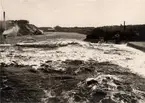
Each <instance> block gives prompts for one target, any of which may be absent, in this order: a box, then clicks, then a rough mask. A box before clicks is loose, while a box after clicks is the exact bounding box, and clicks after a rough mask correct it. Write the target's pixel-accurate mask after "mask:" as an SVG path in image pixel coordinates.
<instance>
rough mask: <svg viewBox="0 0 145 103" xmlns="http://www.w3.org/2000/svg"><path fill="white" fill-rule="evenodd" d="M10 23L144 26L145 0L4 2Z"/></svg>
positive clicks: (27, 0) (3, 8)
mask: <svg viewBox="0 0 145 103" xmlns="http://www.w3.org/2000/svg"><path fill="white" fill-rule="evenodd" d="M0 3H1V5H0V12H1V16H0V17H1V19H2V11H3V10H4V11H5V12H6V19H7V20H19V19H26V20H29V21H30V23H32V24H35V25H36V26H57V25H59V26H81V27H86V26H87V27H88V26H95V27H97V26H104V25H120V24H121V23H123V21H126V24H144V23H145V0H1V2H0Z"/></svg>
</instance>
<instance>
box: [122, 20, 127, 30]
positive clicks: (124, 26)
mask: <svg viewBox="0 0 145 103" xmlns="http://www.w3.org/2000/svg"><path fill="white" fill-rule="evenodd" d="M123 29H124V31H125V29H126V25H125V21H124V24H123Z"/></svg>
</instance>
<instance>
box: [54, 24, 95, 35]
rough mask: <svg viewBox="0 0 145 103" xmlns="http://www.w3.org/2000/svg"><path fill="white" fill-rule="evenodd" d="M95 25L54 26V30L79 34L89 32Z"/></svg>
mask: <svg viewBox="0 0 145 103" xmlns="http://www.w3.org/2000/svg"><path fill="white" fill-rule="evenodd" d="M94 28H95V27H60V26H56V27H54V29H55V31H56V32H75V33H81V34H86V35H88V34H90V33H91V31H92V30H93V29H94Z"/></svg>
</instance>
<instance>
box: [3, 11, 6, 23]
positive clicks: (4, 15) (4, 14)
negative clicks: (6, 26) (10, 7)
mask: <svg viewBox="0 0 145 103" xmlns="http://www.w3.org/2000/svg"><path fill="white" fill-rule="evenodd" d="M3 19H4V21H6V13H5V11H4V12H3Z"/></svg>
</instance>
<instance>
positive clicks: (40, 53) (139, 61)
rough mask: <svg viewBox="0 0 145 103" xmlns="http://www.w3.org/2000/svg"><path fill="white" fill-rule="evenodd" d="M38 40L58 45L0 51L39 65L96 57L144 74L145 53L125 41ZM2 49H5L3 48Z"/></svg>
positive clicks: (6, 57) (7, 58)
mask: <svg viewBox="0 0 145 103" xmlns="http://www.w3.org/2000/svg"><path fill="white" fill-rule="evenodd" d="M34 44H35V43H34ZM36 44H40V45H43V44H48V45H55V46H57V45H58V48H53V49H49V48H48V49H47V48H45V49H44V48H22V51H19V50H17V49H15V50H14V48H13V49H5V50H4V51H3V52H0V53H1V55H0V62H5V63H7V64H10V63H11V62H13V61H15V62H17V63H18V64H23V65H30V66H32V67H34V68H35V69H37V68H39V66H40V65H41V63H45V61H48V60H52V61H57V60H60V61H65V60H66V59H70V60H84V61H87V60H96V61H98V62H110V63H113V64H117V65H119V66H121V67H125V68H129V69H131V70H132V71H133V72H137V73H139V74H142V75H144V76H145V53H144V52H141V51H139V50H136V49H133V48H131V47H127V46H126V45H125V44H122V45H116V44H97V43H88V42H84V41H80V40H74V39H73V40H70V39H69V40H67V39H65V40H64V39H57V40H51V41H42V42H37V43H36ZM0 49H1V51H2V48H0Z"/></svg>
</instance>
